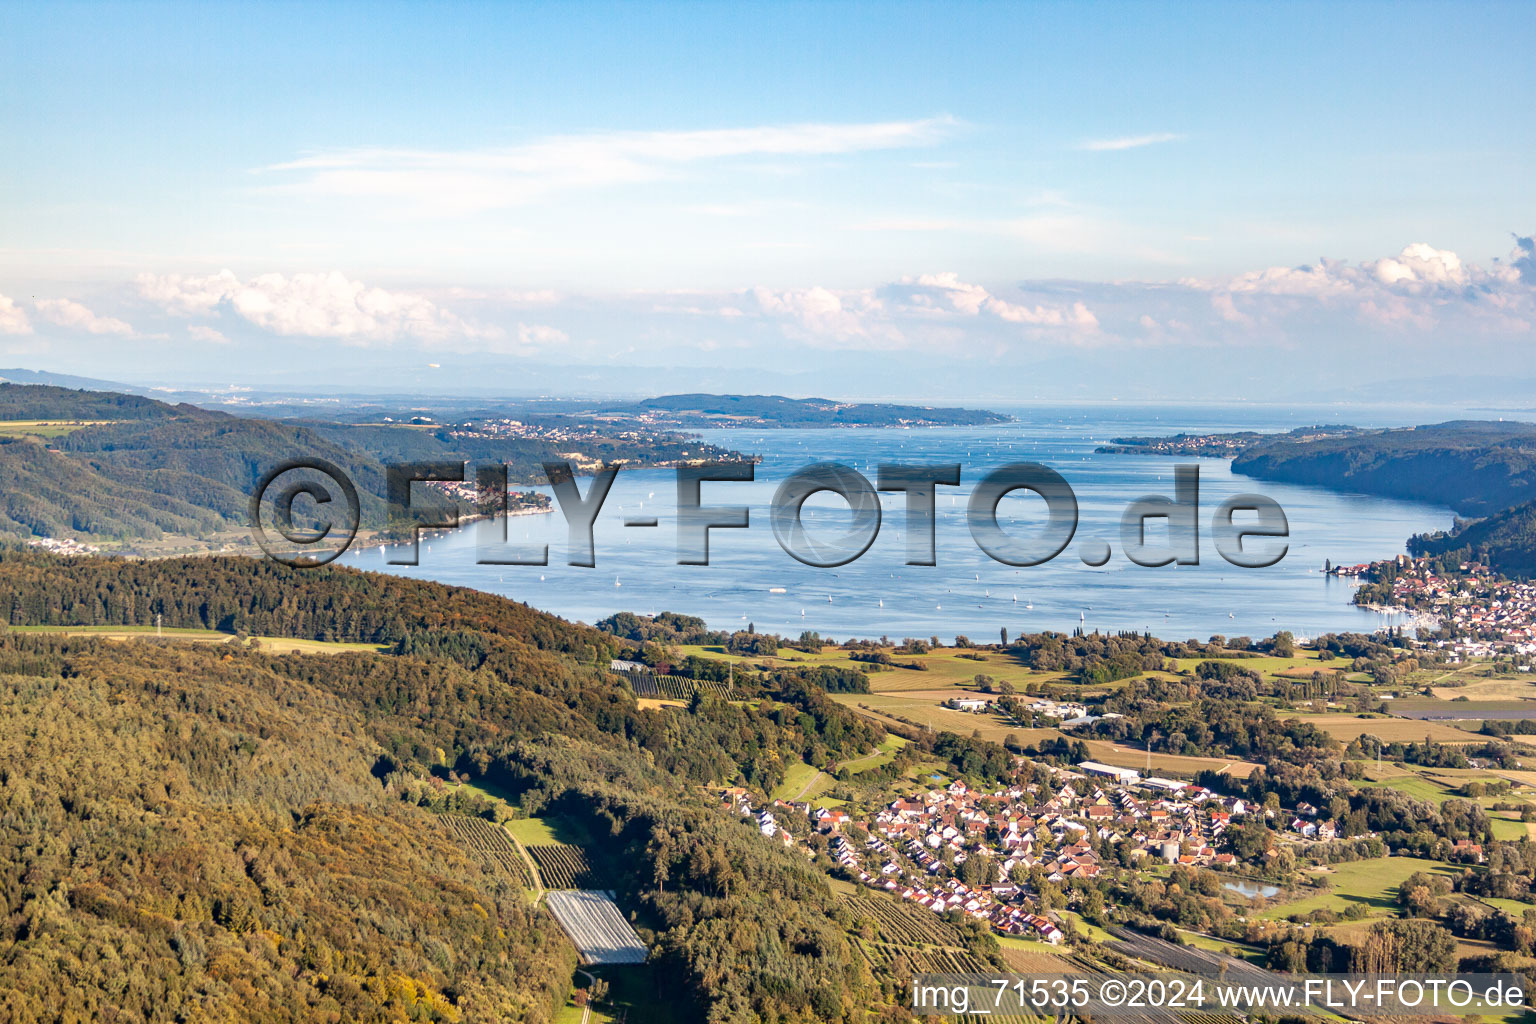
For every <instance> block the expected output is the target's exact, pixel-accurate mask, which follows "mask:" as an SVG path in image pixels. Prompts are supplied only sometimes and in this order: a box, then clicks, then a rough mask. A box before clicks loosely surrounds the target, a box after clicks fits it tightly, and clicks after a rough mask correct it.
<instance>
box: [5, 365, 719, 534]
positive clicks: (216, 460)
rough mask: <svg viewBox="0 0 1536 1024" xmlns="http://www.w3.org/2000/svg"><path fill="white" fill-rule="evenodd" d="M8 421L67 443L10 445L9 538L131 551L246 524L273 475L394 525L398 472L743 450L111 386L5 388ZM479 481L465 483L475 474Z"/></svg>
mask: <svg viewBox="0 0 1536 1024" xmlns="http://www.w3.org/2000/svg"><path fill="white" fill-rule="evenodd" d="M0 421H12V422H18V421H19V422H21V423H27V422H33V421H46V422H60V423H62V424H63V426H64V429H63V432H62V433H60V434H59V435H58V436H48V437H41V436H32V435H26V434H25V433H23V436H14V437H0V495H3V497H0V535H10V536H21V537H55V538H70V539H75V540H86V541H91V540H94V541H98V542H100V541H108V542H118V543H124V544H130V545H131V544H132V543H133V542H136V541H154V540H158V539H160V538H162V536H170V537H172V538H176V539H186V540H193V541H199V540H201V541H206V540H209V539H210V538H212V537H213V536H214V535H215V534H218V533H220V532H221V531H224V532H227V531H229V530H230V529H232V528H243V527H245V526H247V525H248V524H247V522H246V520H247V516H248V507H249V502H250V498H251V495H252V493H253V492H254V491H255V490H256V485H257V484H258V483H259V482H260V481H261V479H262V477H263V476H264V475H265V474H266V473H267V472H268V471H270V470H272V469H274V468H276V467H278V466H280V465H282V464H285V463H289V462H293V461H295V460H307V459H322V460H324V461H326V462H329V463H331V464H333V465H335V466H337V467H338V468H340V469H341V470H342V471H343V472H344V473H346V475H347V476H348V477H350V478H351V480H352V482H353V484H354V485H355V486H356V488H357V493H358V498H359V501H360V504H361V509H360V511H361V515H362V522H363V526H364V527H365V528H373V529H383V528H384V527H386V526H387V522H386V519H387V513H386V509H385V504H384V499H385V494H386V469H385V466H386V465H387V464H395V463H399V462H408V461H411V462H437V463H443V462H447V463H457V462H464V461H467V462H471V463H474V464H477V465H478V464H496V463H499V464H504V465H506V466H507V467H508V475H509V480H510V481H511V482H512V483H513V484H527V483H537V482H542V479H543V468H542V467H543V464H544V463H545V462H547V461H555V462H560V461H565V456H564V455H563V454H562V453H568V452H569V451H570V450H571V449H573V448H579V449H580V452H581V455H582V458H583V459H584V460H586V461H587V462H588V463H590V462H618V461H623V462H627V463H629V464H633V465H655V464H657V463H672V462H677V461H680V460H683V459H686V458H697V457H700V456H704V455H707V454H712V455H713V456H715V457H719V458H730V457H736V453H734V452H729V451H727V450H725V449H718V448H714V447H712V446H709V445H705V444H703V443H702V442H700V441H699V440H698V439H696V438H689V437H687V436H686V435H682V434H677V433H669V432H659V431H650V432H641V433H635V432H630V433H627V434H625V436H622V437H605V436H599V435H595V434H594V435H591V436H585V437H583V438H581V439H580V440H579V441H571V440H565V441H561V442H557V441H556V440H554V439H552V438H549V437H537V438H517V437H476V436H470V435H466V434H465V433H464V432H462V431H456V430H453V429H451V428H449V427H432V428H428V429H420V428H417V427H414V426H408V425H403V424H395V425H371V426H369V425H349V424H337V423H329V422H324V421H319V420H284V421H278V420H269V419H260V418H256V417H250V416H234V415H231V414H229V413H225V412H216V411H212V410H208V409H202V408H199V407H197V406H193V405H185V404H182V405H174V406H173V405H169V404H167V403H164V402H158V401H155V400H154V399H151V398H143V397H139V396H136V395H123V394H115V393H112V392H102V391H74V390H70V389H68V388H59V387H51V386H47V385H32V384H10V383H3V382H0ZM472 472H473V471H471V474H470V476H469V477H468V479H473V475H472Z"/></svg>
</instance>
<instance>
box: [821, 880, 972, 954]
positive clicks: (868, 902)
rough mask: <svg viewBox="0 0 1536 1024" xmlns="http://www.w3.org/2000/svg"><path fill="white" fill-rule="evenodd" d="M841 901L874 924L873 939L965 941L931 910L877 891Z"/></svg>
mask: <svg viewBox="0 0 1536 1024" xmlns="http://www.w3.org/2000/svg"><path fill="white" fill-rule="evenodd" d="M843 905H844V906H846V907H847V908H848V909H849V910H850V911H851V912H852V913H853V915H854V916H855V917H857V918H863V919H865V920H868V921H870V922H871V923H872V924H873V925H874V929H875V940H876V941H880V942H884V943H887V944H890V945H898V946H900V945H907V946H912V945H930V946H954V947H960V946H962V945H963V944H964V942H963V940H962V938H961V936H960V933H959V932H958V931H956V930H955V927H954V925H952V924H950V923H949V922H947V921H945V920H943V919H942V918H940V917H939V915H937V914H935V913H933V912H932V911H931V910H924V909H923V908H922V907H918V906H914V905H912V904H910V903H908V902H906V901H905V900H897V899H892V898H891V897H889V896H884V895H880V894H878V893H870V894H867V895H864V896H863V897H855V896H844V897H843Z"/></svg>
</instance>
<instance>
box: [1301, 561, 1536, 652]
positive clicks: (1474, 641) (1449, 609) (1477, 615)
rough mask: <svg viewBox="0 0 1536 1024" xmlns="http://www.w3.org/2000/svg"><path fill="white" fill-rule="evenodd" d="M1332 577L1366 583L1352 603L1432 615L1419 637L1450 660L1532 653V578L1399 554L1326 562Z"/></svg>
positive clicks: (1535, 605)
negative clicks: (1362, 560)
mask: <svg viewBox="0 0 1536 1024" xmlns="http://www.w3.org/2000/svg"><path fill="white" fill-rule="evenodd" d="M1329 572H1330V573H1332V574H1333V575H1336V576H1341V577H1345V578H1354V579H1359V580H1363V581H1366V582H1365V583H1364V585H1363V586H1362V587H1361V589H1360V591H1359V592H1358V593H1357V595H1356V602H1357V603H1362V604H1363V603H1371V604H1376V605H1384V606H1387V607H1390V608H1394V609H1403V610H1407V611H1410V612H1414V613H1419V614H1426V613H1427V614H1429V615H1431V616H1433V618H1434V620H1435V622H1436V624H1437V628H1436V629H1435V630H1434V631H1432V632H1433V635H1431V636H1425V635H1424V632H1423V631H1420V637H1419V640H1420V642H1422V643H1426V644H1429V645H1432V646H1434V647H1436V648H1438V649H1440V650H1442V651H1444V652H1445V654H1446V658H1447V660H1448V661H1451V662H1453V663H1454V662H1459V661H1465V660H1468V659H1472V658H1492V657H1514V658H1516V659H1520V660H1524V659H1527V658H1529V657H1530V656H1531V655H1533V654H1536V582H1532V581H1529V580H1516V579H1510V578H1507V577H1504V576H1500V575H1499V574H1497V573H1495V572H1493V571H1492V570H1491V569H1490V568H1489V567H1488V566H1486V565H1482V564H1480V563H1477V562H1460V563H1458V564H1457V565H1456V566H1455V568H1454V571H1447V570H1446V569H1445V568H1444V567H1441V566H1439V564H1438V563H1437V562H1436V561H1435V560H1434V559H1430V558H1411V557H1409V556H1407V555H1399V556H1398V557H1396V558H1392V559H1386V560H1383V561H1380V562H1371V563H1362V564H1358V565H1342V566H1331V567H1330V568H1329Z"/></svg>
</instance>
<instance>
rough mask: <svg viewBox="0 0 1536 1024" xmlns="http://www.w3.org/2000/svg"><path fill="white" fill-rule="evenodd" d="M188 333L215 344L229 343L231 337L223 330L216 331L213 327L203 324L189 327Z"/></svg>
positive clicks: (198, 339)
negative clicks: (225, 334) (226, 335)
mask: <svg viewBox="0 0 1536 1024" xmlns="http://www.w3.org/2000/svg"><path fill="white" fill-rule="evenodd" d="M187 334H188V335H189V336H191V337H192V338H193V339H195V340H197V341H206V342H208V343H210V344H213V345H228V344H229V339H228V338H226V337H225V336H224V334H223V332H221V331H216V330H214V329H213V328H212V327H205V326H203V325H202V324H193V325H192V326H191V327H188V328H187Z"/></svg>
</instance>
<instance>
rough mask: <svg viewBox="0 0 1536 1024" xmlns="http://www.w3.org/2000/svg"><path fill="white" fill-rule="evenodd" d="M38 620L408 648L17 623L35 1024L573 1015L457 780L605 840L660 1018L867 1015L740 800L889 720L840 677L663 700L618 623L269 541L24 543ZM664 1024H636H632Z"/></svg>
mask: <svg viewBox="0 0 1536 1024" xmlns="http://www.w3.org/2000/svg"><path fill="white" fill-rule="evenodd" d="M0 607H8V608H9V609H10V612H11V615H10V617H11V620H12V621H13V622H17V623H18V624H26V625H36V624H39V623H52V624H78V625H87V624H93V623H97V622H102V621H109V622H114V623H139V624H143V623H152V622H153V621H154V618H155V617H156V616H157V615H159V616H162V617H163V618H164V620H165V624H166V625H167V626H169V625H172V624H177V625H186V626H194V625H198V624H218V625H222V626H225V627H226V628H230V629H252V630H260V631H263V632H268V633H276V634H278V635H286V636H298V637H307V638H325V637H338V638H372V639H375V640H385V641H387V640H391V639H394V640H396V647H395V650H396V652H397V653H395V654H373V653H338V654H324V655H298V654H284V655H281V656H274V655H269V654H266V653H264V652H263V651H261V650H259V649H257V648H254V647H253V646H251V645H249V644H247V643H244V642H242V641H239V640H235V641H231V642H229V643H227V644H203V645H191V644H187V643H177V642H174V641H170V640H167V641H156V640H154V639H152V638H146V639H144V640H135V641H127V642H113V641H105V640H95V639H81V638H71V639H65V638H62V637H60V636H57V635H49V634H30V633H19V632H15V631H5V630H3V629H0V844H3V845H0V849H4V850H6V851H7V853H6V854H5V855H3V856H0V897H3V900H4V913H3V914H0V951H3V952H0V988H4V989H7V990H9V991H13V992H22V993H25V994H24V995H23V996H21V997H20V998H18V999H17V1000H15V1001H14V1002H10V1003H8V1017H7V1019H10V1020H15V1021H18V1022H33V1021H39V1022H40V1021H47V1020H57V1019H60V1017H61V1015H62V1016H63V1017H66V1018H67V1017H70V1016H75V1017H78V1018H80V1019H90V1018H103V1019H105V1018H108V1017H110V1016H111V1014H112V1013H114V1012H115V1013H116V1014H117V1015H118V1016H117V1018H116V1019H119V1020H141V1021H175V1020H193V1019H196V1020H209V1019H220V1020H229V1021H261V1022H267V1021H294V1022H298V1021H313V1020H331V1021H342V1020H345V1021H384V1020H391V1021H392V1020H405V1019H414V1020H462V1021H476V1022H481V1021H483V1022H491V1021H496V1022H502V1021H528V1022H546V1021H549V1020H550V1019H551V1010H552V1007H553V1006H554V1005H555V1004H556V1002H558V1000H559V999H561V998H563V995H564V993H565V991H566V988H567V987H568V984H569V981H570V977H571V975H570V970H571V967H572V966H573V964H574V953H573V951H572V949H571V947H570V944H569V943H568V942H567V941H566V940H565V939H564V937H563V935H562V934H561V933H559V932H558V931H557V930H555V929H554V928H553V924H552V922H551V921H550V920H549V919H548V917H547V916H546V915H544V914H543V912H542V911H539V910H535V909H533V908H532V907H530V905H529V904H528V902H527V900H526V898H525V896H524V894H523V893H522V892H521V890H520V889H517V888H516V887H515V886H512V885H510V883H509V882H508V880H507V879H506V878H503V877H501V876H498V875H496V874H494V873H493V872H490V871H488V870H487V869H486V868H485V866H484V865H481V864H480V863H478V862H476V861H472V860H471V859H470V858H468V857H467V856H466V855H465V854H463V853H462V852H461V851H460V850H459V849H458V848H457V847H456V846H455V844H454V843H453V842H451V841H450V840H449V839H448V838H447V837H448V835H449V833H448V832H447V830H446V829H445V828H443V827H442V823H441V822H440V821H439V820H438V818H437V815H438V814H441V813H449V812H452V813H469V814H477V815H482V816H495V815H498V814H504V813H506V807H505V805H500V804H495V805H493V804H490V803H488V802H487V801H486V800H485V798H483V797H481V796H478V795H477V793H476V791H475V790H472V789H470V788H469V787H462V786H454V785H452V782H451V779H450V773H453V775H454V776H456V777H457V778H460V779H465V778H467V779H472V780H476V781H478V782H480V783H482V784H483V785H485V786H487V787H491V788H494V789H495V790H496V791H497V792H500V793H503V794H505V795H506V797H507V799H509V800H511V801H512V802H513V806H516V807H520V808H521V809H522V811H523V812H526V813H542V814H558V815H560V816H562V817H563V818H566V819H568V820H570V821H572V822H574V823H575V824H576V825H578V826H579V827H580V828H581V829H583V830H584V831H585V832H586V833H587V834H590V835H592V836H595V837H603V838H602V842H601V843H594V845H593V848H592V849H591V850H590V851H589V854H590V856H591V858H592V862H593V867H594V870H595V871H598V872H600V873H601V877H602V880H603V883H604V887H605V888H609V889H612V890H613V891H614V892H615V893H617V896H618V900H619V904H620V906H621V907H622V908H624V909H625V911H626V912H628V913H630V914H633V915H634V920H635V922H636V925H637V927H638V928H639V930H640V934H641V936H642V938H644V939H645V940H646V941H647V942H648V943H649V945H650V947H651V950H652V957H651V963H650V964H649V965H648V966H647V967H646V968H644V970H645V972H646V974H645V977H646V978H648V979H649V983H650V984H651V985H652V986H653V987H654V993H655V995H654V999H655V1000H656V1003H657V1005H665V1007H666V1011H665V1013H664V1015H663V1019H665V1020H667V1021H669V1022H671V1021H697V1022H701V1024H702V1022H704V1021H706V1020H708V1021H753V1020H774V1021H780V1022H795V1024H811V1022H819V1021H828V1020H840V1019H842V1018H843V1016H844V1011H845V1010H847V1009H851V1008H854V1007H861V1006H868V1005H871V1003H872V1001H874V1000H875V999H876V995H875V993H874V990H873V989H872V984H873V983H872V981H871V978H870V976H869V973H868V970H867V968H866V967H865V966H864V964H863V961H862V960H861V959H860V958H859V957H858V955H857V953H856V952H855V950H854V947H853V945H852V943H851V940H850V938H849V935H848V928H849V927H850V926H851V921H849V920H848V919H847V914H846V912H845V911H844V910H843V909H842V908H841V907H840V905H839V904H838V902H837V900H836V899H835V898H834V897H833V895H832V892H831V890H830V888H829V886H828V883H827V880H826V878H825V876H824V875H821V874H820V873H818V872H817V871H816V870H815V869H814V868H812V867H811V866H810V865H809V864H807V863H806V861H805V860H804V859H803V858H802V857H801V856H799V855H797V854H795V853H793V852H790V851H787V850H785V849H783V848H781V847H779V846H778V845H777V844H776V843H771V842H768V841H767V840H765V839H764V838H763V837H762V836H761V835H760V834H759V833H758V831H757V829H756V828H755V826H754V824H753V823H751V822H749V821H743V820H742V819H740V818H738V817H737V816H735V815H729V814H726V813H724V812H723V811H721V810H720V809H719V808H718V807H716V806H714V801H713V800H711V799H709V798H708V797H707V796H706V795H705V794H704V793H703V792H702V790H701V787H702V786H703V785H705V784H717V785H718V784H743V785H750V786H752V787H753V788H755V789H757V790H758V791H759V792H762V791H765V790H766V789H768V788H771V786H772V785H774V784H776V783H777V781H779V780H780V779H781V778H782V770H783V767H782V766H783V765H785V764H793V763H797V762H799V761H802V760H805V759H807V758H811V759H816V760H818V761H820V760H825V759H843V758H848V757H851V756H856V755H857V754H859V753H862V752H866V751H868V750H869V749H872V748H873V747H874V745H875V744H876V743H878V742H879V741H880V739H881V738H882V734H881V732H880V731H879V730H878V729H877V728H875V727H872V726H870V725H869V724H867V723H865V722H863V721H861V720H859V719H858V718H857V717H856V716H854V715H853V714H852V713H851V712H848V711H847V710H846V709H843V708H842V707H841V706H840V705H837V704H835V703H834V702H832V701H830V700H829V699H827V698H826V697H825V695H824V694H821V693H820V692H819V691H816V690H814V689H813V688H809V687H805V686H785V687H784V688H783V689H782V690H781V691H780V692H779V693H778V695H777V700H770V701H765V702H764V703H763V705H762V706H758V705H756V704H752V703H746V704H732V703H727V702H724V701H717V700H704V701H700V702H698V703H697V704H696V706H694V707H693V708H691V709H643V708H640V707H639V706H638V702H637V701H636V699H635V697H634V695H633V694H632V693H631V692H630V691H629V690H628V689H626V688H623V687H621V686H620V685H618V683H617V682H616V681H615V680H614V679H613V677H612V676H611V675H609V674H608V673H607V672H606V671H605V669H606V664H607V662H606V659H607V658H608V657H609V656H611V655H612V654H614V653H619V652H621V651H624V650H627V647H624V646H623V644H624V642H623V641H620V640H617V639H616V638H614V637H612V636H609V635H607V634H602V633H599V632H598V631H596V630H593V629H589V628H587V627H583V626H575V625H572V624H569V623H565V622H562V621H560V620H558V619H554V618H552V617H550V616H548V615H544V614H542V613H540V612H537V611H534V610H532V609H529V608H526V607H525V606H522V605H518V604H516V603H514V602H510V601H506V600H504V599H500V598H495V597H491V596H489V595H484V594H476V593H474V592H472V591H467V590H458V589H454V588H448V587H443V586H440V585H437V584H431V583H422V582H416V581H405V580H399V579H395V578H391V577H384V576H377V575H373V574H367V573H360V572H356V571H352V570H339V569H338V570H332V569H325V570H313V571H308V572H299V571H296V570H291V569H286V568H284V567H281V566H277V565H274V564H272V563H263V562H257V561H254V560H249V559H239V558H223V559H191V560H165V561H155V562H144V561H126V560H120V559H106V558H101V559H66V558H59V557H55V556H50V555H45V554H42V553H39V552H35V551H15V550H11V551H5V552H3V556H0ZM635 1024H641V1022H639V1021H636V1022H635Z"/></svg>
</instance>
